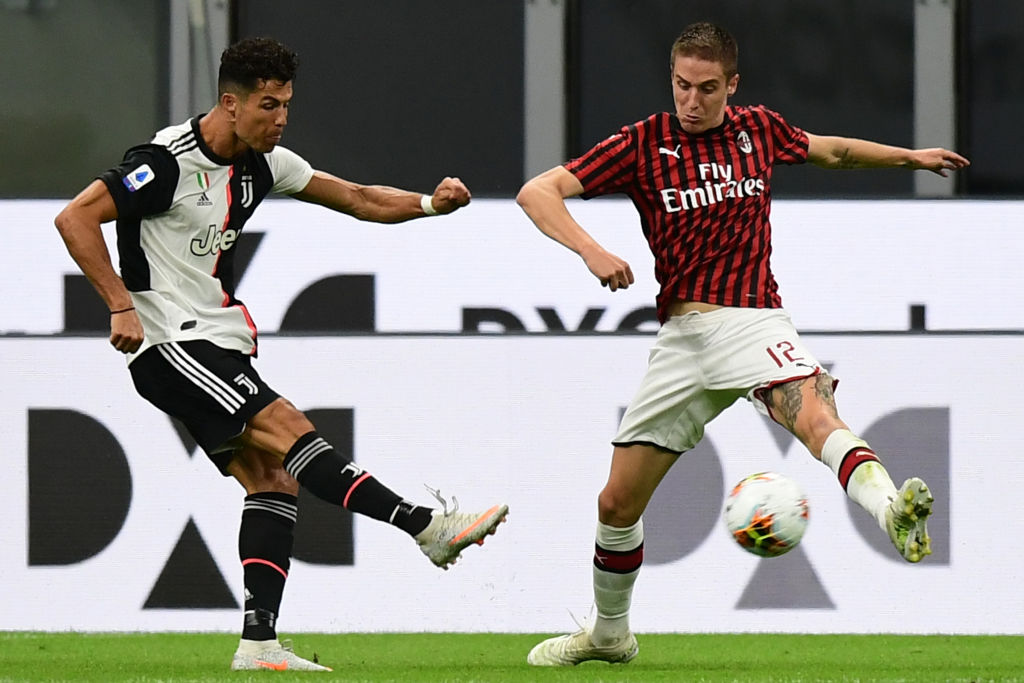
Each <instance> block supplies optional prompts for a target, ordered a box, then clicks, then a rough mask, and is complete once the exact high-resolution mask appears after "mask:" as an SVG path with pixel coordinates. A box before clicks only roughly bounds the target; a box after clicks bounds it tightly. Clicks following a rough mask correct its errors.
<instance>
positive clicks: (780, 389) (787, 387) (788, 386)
mask: <svg viewBox="0 0 1024 683" xmlns="http://www.w3.org/2000/svg"><path fill="white" fill-rule="evenodd" d="M802 384H803V382H801V381H795V382H786V383H785V384H780V385H779V386H777V387H775V388H774V389H773V390H772V403H774V404H775V409H776V411H777V412H778V415H777V416H776V417H777V418H778V420H779V422H780V423H781V424H782V426H783V427H785V428H786V429H788V430H789V431H793V426H794V425H795V424H796V416H797V415H798V414H799V413H800V408H802V407H803V404H804V399H803V395H802V393H801V385H802Z"/></svg>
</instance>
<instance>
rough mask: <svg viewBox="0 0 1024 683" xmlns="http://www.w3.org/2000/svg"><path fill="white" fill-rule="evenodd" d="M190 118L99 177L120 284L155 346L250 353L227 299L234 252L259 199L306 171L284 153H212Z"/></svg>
mask: <svg viewBox="0 0 1024 683" xmlns="http://www.w3.org/2000/svg"><path fill="white" fill-rule="evenodd" d="M199 118H200V117H195V118H193V119H190V120H189V121H186V122H185V123H182V124H180V125H177V126H171V127H169V128H165V129H163V130H161V131H160V132H158V133H157V134H156V135H155V136H154V137H153V139H152V141H150V142H149V143H148V144H145V145H139V146H137V147H133V148H131V149H129V150H128V151H127V152H126V153H125V155H124V161H122V162H121V164H120V165H118V166H116V167H115V168H112V169H110V170H109V171H107V172H106V173H104V174H103V175H101V176H100V179H101V180H102V181H103V182H104V183H105V184H106V186H107V189H108V190H109V191H110V194H111V196H112V197H113V198H114V204H115V205H116V206H117V213H118V217H117V251H118V255H119V257H120V268H121V277H122V279H123V280H124V284H125V286H126V287H127V288H128V291H129V292H130V293H131V296H132V302H133V303H134V305H135V309H136V311H137V312H138V314H139V318H140V319H141V320H142V326H143V329H144V331H145V341H143V343H142V346H141V347H140V348H139V350H138V351H136V352H135V353H134V354H131V355H129V357H128V361H129V362H131V361H132V360H134V359H135V358H137V357H138V356H139V354H141V353H142V352H143V351H145V350H146V349H147V348H149V347H150V346H152V345H154V344H160V343H163V342H168V341H188V340H193V339H205V340H208V341H210V342H212V343H214V344H216V345H217V346H220V347H222V348H225V349H234V350H236V351H240V352H242V353H245V354H250V355H251V354H255V352H256V326H255V324H254V323H253V321H252V319H251V318H250V317H249V313H248V311H246V309H245V306H244V305H243V304H242V302H241V301H239V300H238V299H236V298H235V277H234V267H233V266H234V253H235V252H234V250H232V247H233V246H234V244H235V241H236V240H237V239H238V236H239V233H240V232H241V230H242V226H243V225H245V222H246V221H247V220H248V219H249V217H250V216H252V214H253V211H254V210H255V209H256V207H257V205H259V203H260V201H262V200H263V198H264V197H266V196H267V195H268V194H270V193H272V192H274V193H281V194H294V193H296V192H300V191H302V190H303V189H304V188H305V187H306V185H307V184H308V183H309V180H310V179H311V178H312V177H313V168H312V167H311V166H310V165H309V163H307V162H306V161H305V160H304V159H303V158H302V157H300V156H298V155H297V154H295V153H294V152H292V151H290V150H288V149H285V148H284V147H275V148H274V150H273V151H272V152H269V153H267V154H264V153H260V152H255V151H253V150H251V149H250V150H249V151H247V152H246V153H245V154H243V155H242V156H240V157H239V158H236V159H224V158H222V157H219V156H217V155H216V154H214V153H213V151H212V150H211V149H210V148H209V146H207V144H206V143H205V142H204V141H203V137H202V135H201V134H200V132H199Z"/></svg>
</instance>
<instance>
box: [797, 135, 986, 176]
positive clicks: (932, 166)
mask: <svg viewBox="0 0 1024 683" xmlns="http://www.w3.org/2000/svg"><path fill="white" fill-rule="evenodd" d="M807 139H808V147H807V160H808V161H810V162H811V163H812V164H815V165H817V166H821V167H822V168H908V169H910V170H918V169H922V170H926V171H931V172H932V173H937V174H938V175H940V176H943V177H945V176H946V171H954V170H957V169H960V168H964V167H965V166H969V165H970V164H971V162H970V161H968V160H967V159H966V158H964V157H962V156H960V155H959V154H957V153H956V152H950V151H949V150H947V149H942V148H941V147H933V148H930V149H907V148H905V147H893V146H891V145H883V144H881V143H878V142H871V141H870V140H859V139H857V138H842V137H836V136H832V135H812V134H811V133H808V134H807Z"/></svg>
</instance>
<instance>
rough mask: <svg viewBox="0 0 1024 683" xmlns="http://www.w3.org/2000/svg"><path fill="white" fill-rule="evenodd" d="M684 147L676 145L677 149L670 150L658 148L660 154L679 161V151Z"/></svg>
mask: <svg viewBox="0 0 1024 683" xmlns="http://www.w3.org/2000/svg"><path fill="white" fill-rule="evenodd" d="M682 147H683V146H682V145H676V148H675V149H669V148H668V147H659V148H658V154H668V155H669V156H673V157H675V158H676V159H678V158H679V150H680V149H682Z"/></svg>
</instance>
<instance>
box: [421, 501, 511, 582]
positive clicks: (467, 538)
mask: <svg viewBox="0 0 1024 683" xmlns="http://www.w3.org/2000/svg"><path fill="white" fill-rule="evenodd" d="M427 488H428V490H429V491H430V492H431V493H432V494H433V495H434V497H435V498H437V500H438V501H440V503H441V507H442V509H441V510H435V511H434V512H433V513H432V515H433V518H432V519H431V520H430V524H428V525H427V528H426V529H424V530H423V531H421V532H420V533H418V534H416V543H418V544H419V546H420V550H422V551H423V554H424V555H426V556H427V557H428V558H430V561H431V562H433V563H434V564H435V565H437V566H438V567H441V568H442V569H445V570H447V569H448V566H449V565H453V564H455V560H457V559H458V557H459V553H461V552H462V551H463V549H464V548H465V547H466V546H468V545H469V544H471V543H476V544H477V545H483V543H484V539H485V538H486V537H487V536H490V535H493V534H494V532H495V531H497V530H498V525H499V524H501V523H502V522H504V521H505V518H506V517H507V516H508V505H495V506H494V507H492V508H491V509H489V510H487V511H486V512H459V501H458V500H457V499H456V498H455V497H454V496H452V508H451V510H449V509H448V503H447V501H445V499H444V498H442V497H441V493H440V491H436V490H434V489H431V488H430V487H427Z"/></svg>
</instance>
